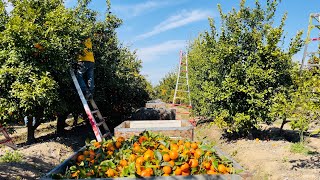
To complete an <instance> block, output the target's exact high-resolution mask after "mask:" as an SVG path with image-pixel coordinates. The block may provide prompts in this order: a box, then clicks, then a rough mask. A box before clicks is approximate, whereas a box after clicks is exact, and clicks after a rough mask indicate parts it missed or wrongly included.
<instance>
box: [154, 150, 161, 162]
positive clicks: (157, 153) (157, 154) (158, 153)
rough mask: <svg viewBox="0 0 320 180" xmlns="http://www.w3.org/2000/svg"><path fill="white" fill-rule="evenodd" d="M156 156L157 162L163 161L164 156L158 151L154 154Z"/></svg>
mask: <svg viewBox="0 0 320 180" xmlns="http://www.w3.org/2000/svg"><path fill="white" fill-rule="evenodd" d="M154 154H155V156H156V158H157V160H159V161H161V160H162V155H161V153H160V151H158V150H156V151H155V152H154Z"/></svg>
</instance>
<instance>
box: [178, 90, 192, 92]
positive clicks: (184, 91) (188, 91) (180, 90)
mask: <svg viewBox="0 0 320 180" xmlns="http://www.w3.org/2000/svg"><path fill="white" fill-rule="evenodd" d="M177 91H180V92H189V91H184V90H177Z"/></svg>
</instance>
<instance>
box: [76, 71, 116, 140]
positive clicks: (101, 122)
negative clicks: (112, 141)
mask: <svg viewBox="0 0 320 180" xmlns="http://www.w3.org/2000/svg"><path fill="white" fill-rule="evenodd" d="M70 74H71V77H72V80H73V83H74V85H75V87H76V89H77V92H78V94H79V97H80V100H81V102H82V105H83V108H84V110H85V112H86V114H87V116H88V119H89V122H90V124H91V126H92V129H93V132H94V135H95V136H96V139H97V141H99V142H101V141H102V139H103V138H106V137H108V138H111V137H112V134H111V132H110V130H109V127H108V126H107V124H106V120H105V119H104V118H103V117H102V115H101V113H100V111H99V109H98V106H97V104H96V103H95V102H94V100H93V99H90V100H89V102H90V104H91V106H92V108H93V110H91V109H90V106H89V104H88V103H87V100H86V99H85V97H84V95H83V92H82V90H81V88H80V85H79V82H78V80H77V77H76V75H75V73H74V69H72V68H71V70H70ZM97 121H98V122H97ZM100 127H102V128H103V129H101V128H100ZM101 131H102V132H104V133H102V132H101Z"/></svg>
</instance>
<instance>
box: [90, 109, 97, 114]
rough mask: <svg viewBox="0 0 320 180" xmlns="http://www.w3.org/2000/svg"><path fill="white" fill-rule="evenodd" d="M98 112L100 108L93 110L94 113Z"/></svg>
mask: <svg viewBox="0 0 320 180" xmlns="http://www.w3.org/2000/svg"><path fill="white" fill-rule="evenodd" d="M97 112H99V109H97V110H93V111H91V113H92V114H96V113H97Z"/></svg>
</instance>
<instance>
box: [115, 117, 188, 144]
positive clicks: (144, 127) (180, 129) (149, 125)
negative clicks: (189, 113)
mask: <svg viewBox="0 0 320 180" xmlns="http://www.w3.org/2000/svg"><path fill="white" fill-rule="evenodd" d="M143 131H151V132H152V133H161V134H163V135H165V136H169V137H170V138H172V139H189V140H192V141H193V136H194V127H193V126H192V124H191V123H190V122H189V121H187V120H148V121H134V120H133V121H124V122H123V123H121V124H120V125H119V126H117V127H115V128H114V136H115V137H116V138H117V137H120V136H122V137H124V138H125V139H128V138H129V137H131V136H133V135H139V134H140V133H141V132H143Z"/></svg>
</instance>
